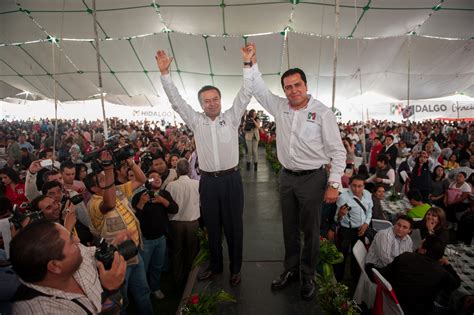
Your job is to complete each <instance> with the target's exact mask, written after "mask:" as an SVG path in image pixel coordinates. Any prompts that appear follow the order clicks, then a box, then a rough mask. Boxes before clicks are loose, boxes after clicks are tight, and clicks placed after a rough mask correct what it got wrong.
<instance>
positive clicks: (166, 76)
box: [161, 72, 171, 81]
mask: <svg viewBox="0 0 474 315" xmlns="http://www.w3.org/2000/svg"><path fill="white" fill-rule="evenodd" d="M161 80H164V81H171V72H168V73H167V74H162V75H161Z"/></svg>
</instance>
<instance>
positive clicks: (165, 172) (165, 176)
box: [151, 152, 178, 189]
mask: <svg viewBox="0 0 474 315" xmlns="http://www.w3.org/2000/svg"><path fill="white" fill-rule="evenodd" d="M151 169H152V170H153V171H155V172H158V174H160V177H161V181H162V184H161V186H162V188H163V189H165V188H166V186H167V185H168V184H169V183H171V182H172V181H174V180H176V179H177V178H178V175H177V174H176V170H175V169H170V168H168V164H167V163H166V160H165V156H164V155H163V154H162V153H159V152H158V153H156V154H155V155H153V162H152V165H151Z"/></svg>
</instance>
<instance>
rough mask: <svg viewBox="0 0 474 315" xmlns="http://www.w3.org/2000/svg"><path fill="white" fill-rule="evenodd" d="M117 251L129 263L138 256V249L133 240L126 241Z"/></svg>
mask: <svg viewBox="0 0 474 315" xmlns="http://www.w3.org/2000/svg"><path fill="white" fill-rule="evenodd" d="M117 251H118V252H119V254H120V255H122V256H123V258H124V259H125V260H126V261H127V260H129V259H130V258H133V257H135V256H136V255H137V254H138V248H137V246H135V243H134V242H133V241H132V240H126V241H125V242H123V243H122V244H120V245H118V246H117Z"/></svg>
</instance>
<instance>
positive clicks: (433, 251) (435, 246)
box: [422, 235, 446, 260]
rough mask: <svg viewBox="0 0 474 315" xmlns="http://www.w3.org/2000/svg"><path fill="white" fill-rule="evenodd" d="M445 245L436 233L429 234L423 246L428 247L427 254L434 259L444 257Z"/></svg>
mask: <svg viewBox="0 0 474 315" xmlns="http://www.w3.org/2000/svg"><path fill="white" fill-rule="evenodd" d="M445 247H446V246H445V244H444V243H443V241H441V240H440V239H438V238H437V237H436V236H434V235H428V236H427V237H426V238H425V241H424V242H423V244H422V248H424V249H426V253H425V255H426V256H428V257H430V258H432V259H434V260H440V259H441V258H443V255H444V249H445Z"/></svg>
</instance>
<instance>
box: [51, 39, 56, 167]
mask: <svg viewBox="0 0 474 315" xmlns="http://www.w3.org/2000/svg"><path fill="white" fill-rule="evenodd" d="M51 53H52V54H53V93H54V132H53V159H55V158H56V137H57V135H58V95H57V87H56V57H55V56H56V54H55V53H54V40H52V41H51Z"/></svg>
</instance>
